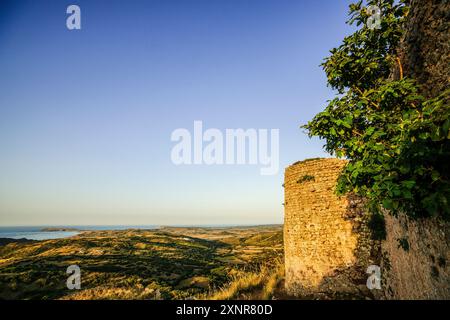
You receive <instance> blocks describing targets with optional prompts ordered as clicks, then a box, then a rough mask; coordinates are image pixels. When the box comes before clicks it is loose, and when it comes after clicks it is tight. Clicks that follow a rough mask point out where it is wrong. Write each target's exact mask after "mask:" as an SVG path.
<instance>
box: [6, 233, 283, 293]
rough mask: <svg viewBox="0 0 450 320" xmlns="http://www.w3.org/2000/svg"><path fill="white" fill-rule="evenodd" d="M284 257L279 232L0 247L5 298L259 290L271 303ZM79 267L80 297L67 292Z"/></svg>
mask: <svg viewBox="0 0 450 320" xmlns="http://www.w3.org/2000/svg"><path fill="white" fill-rule="evenodd" d="M282 252H283V244H282V227H281V226H262V227H245V228H244V227H239V228H237V227H236V228H217V229H212V228H162V229H159V230H124V231H85V232H82V233H81V234H79V235H77V236H74V237H71V238H65V239H56V240H46V241H33V242H12V243H9V244H6V245H4V246H0V299H191V298H205V299H215V298H225V299H226V298H240V299H244V298H246V297H250V296H246V291H249V292H251V294H252V297H253V298H255V296H254V295H255V290H259V289H261V290H262V291H261V292H260V294H261V296H260V297H256V298H270V295H271V292H269V291H272V290H273V289H274V288H275V287H276V286H277V285H278V282H279V281H280V279H281V274H282V273H281V272H278V270H281V262H282ZM74 264H75V265H78V266H79V267H80V269H81V289H80V290H69V289H67V287H66V280H67V278H68V276H69V275H68V274H66V269H67V267H68V266H69V265H74ZM269 273H270V274H269ZM272 275H273V276H272ZM238 279H239V280H240V282H239V283H237V282H236V280H238ZM268 281H269V282H270V284H269V285H270V286H271V288H270V290H268V289H264V287H265V283H266V282H268ZM258 292H259V291H258ZM258 294H259V293H258ZM262 295H263V296H262Z"/></svg>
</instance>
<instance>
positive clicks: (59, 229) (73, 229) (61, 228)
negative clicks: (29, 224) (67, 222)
mask: <svg viewBox="0 0 450 320" xmlns="http://www.w3.org/2000/svg"><path fill="white" fill-rule="evenodd" d="M58 231H82V230H81V229H78V228H71V227H47V228H42V229H41V232H58Z"/></svg>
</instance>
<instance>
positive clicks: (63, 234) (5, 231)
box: [0, 225, 159, 240]
mask: <svg viewBox="0 0 450 320" xmlns="http://www.w3.org/2000/svg"><path fill="white" fill-rule="evenodd" d="M45 228H70V229H76V230H73V231H43V230H44V229H45ZM157 228H159V226H155V225H149V226H125V225H123V226H67V227H66V226H64V227H59V226H56V227H55V226H32V227H30V226H27V227H0V238H10V239H28V240H49V239H60V238H67V237H72V236H75V235H77V234H79V233H80V231H89V230H91V231H95V230H125V229H152V230H153V229H157ZM78 230H79V231H78Z"/></svg>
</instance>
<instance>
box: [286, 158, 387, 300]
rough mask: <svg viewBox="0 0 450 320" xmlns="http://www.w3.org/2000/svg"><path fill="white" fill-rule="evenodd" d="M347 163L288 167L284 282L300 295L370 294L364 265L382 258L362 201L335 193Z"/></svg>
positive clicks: (328, 161)
mask: <svg viewBox="0 0 450 320" xmlns="http://www.w3.org/2000/svg"><path fill="white" fill-rule="evenodd" d="M345 164H346V161H343V160H338V159H311V160H305V161H302V162H299V163H296V164H294V165H291V166H289V167H288V168H287V169H286V171H285V184H284V187H285V203H284V205H285V218H284V219H285V221H284V247H285V270H286V278H285V286H286V290H287V292H288V294H291V295H294V296H301V297H308V296H312V297H319V298H320V297H321V295H325V297H331V298H342V297H345V296H346V295H349V296H351V297H354V296H355V295H358V296H361V295H362V296H367V295H371V293H370V292H368V290H367V287H366V280H367V277H368V275H367V274H366V273H365V271H366V268H367V267H368V266H369V265H371V264H374V263H375V262H376V261H375V260H376V259H377V258H376V257H377V256H379V252H378V249H377V248H379V245H377V244H376V243H375V242H374V241H372V240H371V239H370V231H369V230H368V228H367V223H366V222H367V217H368V215H367V214H366V213H365V212H364V210H363V201H362V200H361V199H360V198H358V197H354V196H351V195H350V196H347V197H338V196H336V195H335V193H334V190H335V185H336V180H337V178H338V176H339V174H340V172H341V170H342V168H343V166H344V165H345Z"/></svg>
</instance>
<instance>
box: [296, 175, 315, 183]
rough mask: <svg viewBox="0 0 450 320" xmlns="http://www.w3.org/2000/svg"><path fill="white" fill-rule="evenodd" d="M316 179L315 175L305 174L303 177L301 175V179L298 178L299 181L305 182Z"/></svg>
mask: <svg viewBox="0 0 450 320" xmlns="http://www.w3.org/2000/svg"><path fill="white" fill-rule="evenodd" d="M314 180H315V178H314V176H312V175H309V174H305V175H304V176H303V177H301V178H300V179H298V180H297V183H303V182H308V181H314Z"/></svg>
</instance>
